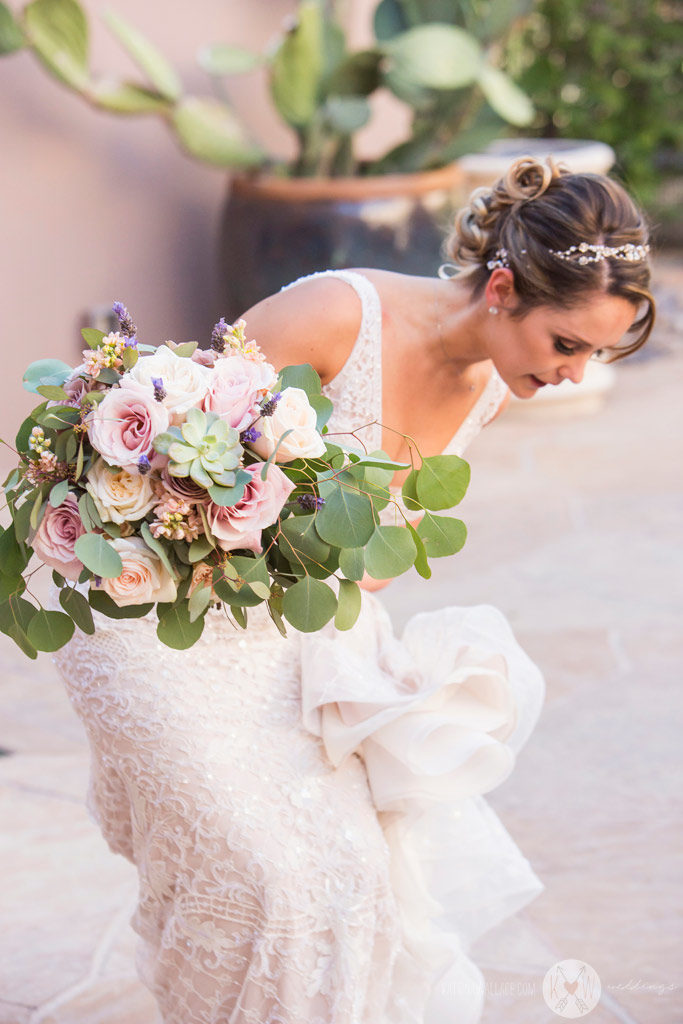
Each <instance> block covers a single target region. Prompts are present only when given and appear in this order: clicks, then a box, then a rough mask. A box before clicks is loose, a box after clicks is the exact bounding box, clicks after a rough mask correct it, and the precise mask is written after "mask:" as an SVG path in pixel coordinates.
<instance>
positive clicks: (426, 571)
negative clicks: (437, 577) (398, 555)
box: [405, 523, 432, 580]
mask: <svg viewBox="0 0 683 1024" xmlns="http://www.w3.org/2000/svg"><path fill="white" fill-rule="evenodd" d="M405 529H406V530H408V532H409V533H410V536H411V537H412V538H413V543H414V544H415V548H416V549H417V557H416V559H415V569H416V570H417V572H418V573H419V574H420V576H422V578H423V579H425V580H428V579H430V577H431V575H432V570H431V567H430V565H429V562H428V560H427V549H426V548H425V546H424V541H423V540H422V537H421V536H420V535H419V533H418V532H417V530H416V529H415V527H414V526H413V525H412V524H411V523H406V524H405Z"/></svg>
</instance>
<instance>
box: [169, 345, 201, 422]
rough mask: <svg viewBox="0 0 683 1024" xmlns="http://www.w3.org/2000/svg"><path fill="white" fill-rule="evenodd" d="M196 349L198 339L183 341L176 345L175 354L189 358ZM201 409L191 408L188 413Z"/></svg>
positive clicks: (181, 357) (182, 357)
mask: <svg viewBox="0 0 683 1024" xmlns="http://www.w3.org/2000/svg"><path fill="white" fill-rule="evenodd" d="M196 349H197V342H196V341H183V342H182V344H180V345H176V347H175V348H174V349H173V355H174V356H179V358H180V359H189V358H190V356H191V355H192V353H193V352H195V351H196ZM199 411H200V410H199V409H196V410H193V409H189V410H188V413H190V412H199Z"/></svg>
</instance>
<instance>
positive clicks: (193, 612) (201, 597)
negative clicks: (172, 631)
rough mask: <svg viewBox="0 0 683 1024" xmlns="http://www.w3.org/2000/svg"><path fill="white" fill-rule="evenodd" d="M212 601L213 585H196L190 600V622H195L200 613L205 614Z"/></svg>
mask: <svg viewBox="0 0 683 1024" xmlns="http://www.w3.org/2000/svg"><path fill="white" fill-rule="evenodd" d="M210 603H211V587H209V586H202V587H195V589H194V590H193V591H192V594H191V596H190V598H189V600H188V614H189V618H190V622H194V621H195V619H198V618H199V616H200V615H203V614H204V612H205V611H206V609H207V608H208V607H209V605H210Z"/></svg>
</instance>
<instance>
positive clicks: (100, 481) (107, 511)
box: [85, 459, 157, 523]
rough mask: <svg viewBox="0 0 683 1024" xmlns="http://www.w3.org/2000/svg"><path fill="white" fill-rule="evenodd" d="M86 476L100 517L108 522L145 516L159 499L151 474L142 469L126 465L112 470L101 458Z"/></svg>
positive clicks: (125, 521)
mask: <svg viewBox="0 0 683 1024" xmlns="http://www.w3.org/2000/svg"><path fill="white" fill-rule="evenodd" d="M87 476H88V482H87V484H86V485H85V486H86V490H87V491H88V492H89V493H90V494H91V495H92V499H93V501H94V502H95V506H96V508H97V511H98V512H99V514H100V518H101V519H103V520H105V521H106V522H110V523H127V522H131V521H134V520H136V519H143V518H144V517H145V516H146V515H147V513H148V512H149V511H150V510H151V509H152V508H153V507H154V505H155V504H156V502H157V497H156V495H155V494H154V491H153V490H152V485H151V483H150V481H149V478H148V477H146V476H142V475H141V474H140V473H129V472H128V470H127V469H120V470H119V471H118V472H117V473H112V471H111V470H110V469H108V468H107V464H106V463H105V462H104V461H103V460H102V459H98V460H97V462H96V463H95V465H94V466H93V467H92V468H91V469H89V470H88V475H87Z"/></svg>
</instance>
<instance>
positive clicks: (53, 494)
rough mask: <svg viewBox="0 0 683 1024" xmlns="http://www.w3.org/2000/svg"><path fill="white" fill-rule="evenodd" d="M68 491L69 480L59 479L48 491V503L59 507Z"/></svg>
mask: <svg viewBox="0 0 683 1024" xmlns="http://www.w3.org/2000/svg"><path fill="white" fill-rule="evenodd" d="M68 493H69V481H68V480H60V481H59V483H58V484H55V485H54V487H53V488H52V490H51V491H50V498H49V501H50V504H51V505H52V507H53V508H59V506H60V505H61V504H62V502H63V501H64V499H65V498H66V496H67V494H68Z"/></svg>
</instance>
